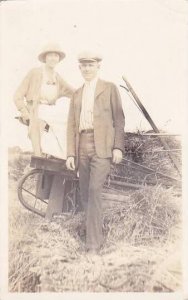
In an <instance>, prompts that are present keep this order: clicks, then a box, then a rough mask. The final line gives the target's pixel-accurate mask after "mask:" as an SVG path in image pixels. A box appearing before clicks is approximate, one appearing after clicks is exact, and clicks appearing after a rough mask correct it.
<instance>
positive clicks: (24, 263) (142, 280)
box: [9, 137, 182, 292]
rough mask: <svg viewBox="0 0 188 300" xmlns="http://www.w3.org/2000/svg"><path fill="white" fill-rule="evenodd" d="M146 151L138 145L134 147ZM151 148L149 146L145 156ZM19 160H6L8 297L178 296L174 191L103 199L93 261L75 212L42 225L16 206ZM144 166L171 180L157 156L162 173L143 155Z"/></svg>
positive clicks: (177, 216) (159, 189)
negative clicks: (99, 237)
mask: <svg viewBox="0 0 188 300" xmlns="http://www.w3.org/2000/svg"><path fill="white" fill-rule="evenodd" d="M131 138H132V137H131ZM152 141H153V140H152ZM154 141H155V143H156V140H154ZM154 141H153V143H154ZM134 142H135V141H134ZM130 145H131V143H130ZM142 145H143V144H142ZM146 146H147V145H146V142H145V144H144V146H140V148H141V147H145V148H146ZM150 146H151V147H152V145H151V140H150V141H149V144H148V147H147V149H149V147H150ZM174 146H176V145H173V147H174ZM153 147H154V144H153ZM156 147H157V145H155V149H156ZM177 147H178V146H177ZM140 148H139V149H140ZM152 149H153V148H152ZM20 155H21V154H19V156H18V157H17V158H16V159H15V157H14V160H13V159H12V157H11V164H10V165H9V167H10V189H9V191H10V195H9V212H10V215H9V291H10V292H49V291H54V292H65V291H71V292H74V291H75V292H76V291H81V292H174V291H178V290H180V289H181V284H182V279H181V233H182V229H181V197H180V194H179V191H178V192H177V189H176V188H175V187H171V188H165V187H164V186H162V185H161V184H160V182H157V184H156V185H154V186H152V187H148V186H143V188H142V189H140V190H138V191H127V193H126V195H125V198H123V196H122V195H121V200H123V202H113V201H105V198H107V195H106V194H105V193H104V194H103V198H104V201H103V203H104V227H103V230H104V236H105V243H104V246H103V248H102V249H101V251H100V255H98V256H97V255H93V256H92V255H88V254H87V253H86V252H85V247H84V236H81V235H80V231H79V228H80V226H81V223H82V221H83V214H82V213H81V212H80V213H78V214H76V215H71V213H70V214H69V213H66V214H62V215H60V216H55V217H54V218H53V220H52V222H48V221H46V220H44V219H42V218H41V217H38V216H37V215H34V214H32V213H30V212H29V211H27V210H26V209H25V208H23V207H22V206H21V204H20V203H19V201H18V199H17V193H16V188H17V187H16V182H15V179H18V177H19V176H21V175H22V174H23V172H24V169H25V167H26V165H25V163H24V161H27V162H28V161H29V159H28V156H25V158H24V159H23V160H22V159H20ZM131 155H132V154H131ZM152 155H156V153H155V154H154V153H153V154H152ZM165 155H166V154H165ZM26 158H27V159H26ZM129 158H130V157H129ZM142 158H143V157H142ZM132 159H133V160H135V158H134V157H132ZM139 159H141V158H139ZM157 160H158V165H157ZM149 161H150V166H151V165H152V166H153V167H158V168H159V169H160V170H162V171H165V172H169V173H170V174H172V175H174V176H175V175H176V174H175V173H173V168H172V166H171V165H170V163H169V159H168V163H167V156H165V158H164V156H163V162H164V161H165V162H166V166H167V167H165V163H163V164H161V161H160V160H159V158H154V157H153V159H152V160H150V158H149V156H147V157H146V156H145V157H144V163H145V162H147V165H148V166H149ZM160 164H161V165H160ZM159 165H160V166H159ZM18 172H19V174H18ZM135 172H136V173H135V174H138V172H137V171H135ZM128 175H130V173H129V174H128ZM131 176H133V177H134V174H131V175H130V177H131ZM131 178H132V177H131Z"/></svg>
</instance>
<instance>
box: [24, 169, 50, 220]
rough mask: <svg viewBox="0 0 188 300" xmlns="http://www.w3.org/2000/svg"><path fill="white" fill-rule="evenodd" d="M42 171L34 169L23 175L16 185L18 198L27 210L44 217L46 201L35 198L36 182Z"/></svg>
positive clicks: (36, 191)
mask: <svg viewBox="0 0 188 300" xmlns="http://www.w3.org/2000/svg"><path fill="white" fill-rule="evenodd" d="M42 174H43V171H42V170H40V169H34V170H31V171H30V172H28V173H27V174H26V175H24V176H23V177H22V178H21V180H20V181H19V183H18V198H19V200H20V202H21V203H22V205H23V206H24V207H25V208H27V209H28V210H30V211H32V212H34V213H36V214H37V215H39V216H41V217H45V214H46V209H47V205H48V200H45V199H42V198H40V197H38V196H37V193H38V182H39V179H40V177H41V176H42Z"/></svg>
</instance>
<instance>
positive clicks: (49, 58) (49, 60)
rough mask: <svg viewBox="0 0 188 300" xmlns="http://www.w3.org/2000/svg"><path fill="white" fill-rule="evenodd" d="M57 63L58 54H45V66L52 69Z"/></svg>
mask: <svg viewBox="0 0 188 300" xmlns="http://www.w3.org/2000/svg"><path fill="white" fill-rule="evenodd" d="M58 62H59V54H58V53H56V52H49V53H47V54H46V65H47V66H48V67H50V68H54V67H55V66H56V65H57V64H58Z"/></svg>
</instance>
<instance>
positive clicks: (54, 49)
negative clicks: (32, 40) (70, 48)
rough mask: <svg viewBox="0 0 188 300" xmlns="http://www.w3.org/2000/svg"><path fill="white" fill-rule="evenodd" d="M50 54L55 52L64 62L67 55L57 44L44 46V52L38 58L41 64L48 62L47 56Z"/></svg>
mask: <svg viewBox="0 0 188 300" xmlns="http://www.w3.org/2000/svg"><path fill="white" fill-rule="evenodd" d="M50 52H55V53H57V54H59V60H62V59H63V58H64V57H65V53H64V52H63V51H62V50H61V47H60V45H58V44H56V43H49V44H47V45H45V46H44V48H43V50H42V51H41V53H40V54H39V56H38V59H39V60H40V61H41V62H43V63H45V62H46V54H47V53H50Z"/></svg>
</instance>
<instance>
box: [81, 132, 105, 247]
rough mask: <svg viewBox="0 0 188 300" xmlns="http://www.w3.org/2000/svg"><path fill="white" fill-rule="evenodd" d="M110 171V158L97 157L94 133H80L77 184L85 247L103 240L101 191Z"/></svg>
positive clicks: (97, 245) (93, 245)
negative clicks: (82, 209)
mask: <svg viewBox="0 0 188 300" xmlns="http://www.w3.org/2000/svg"><path fill="white" fill-rule="evenodd" d="M109 172H110V158H99V157H98V156H97V154H96V151H95V145H94V134H93V133H81V136H80V147H79V184H80V195H81V203H82V206H83V208H84V211H85V217H86V219H85V221H86V248H88V249H98V248H100V246H101V244H102V242H103V234H102V201H101V193H102V188H103V184H104V182H105V179H106V176H107V175H108V174H109Z"/></svg>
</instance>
